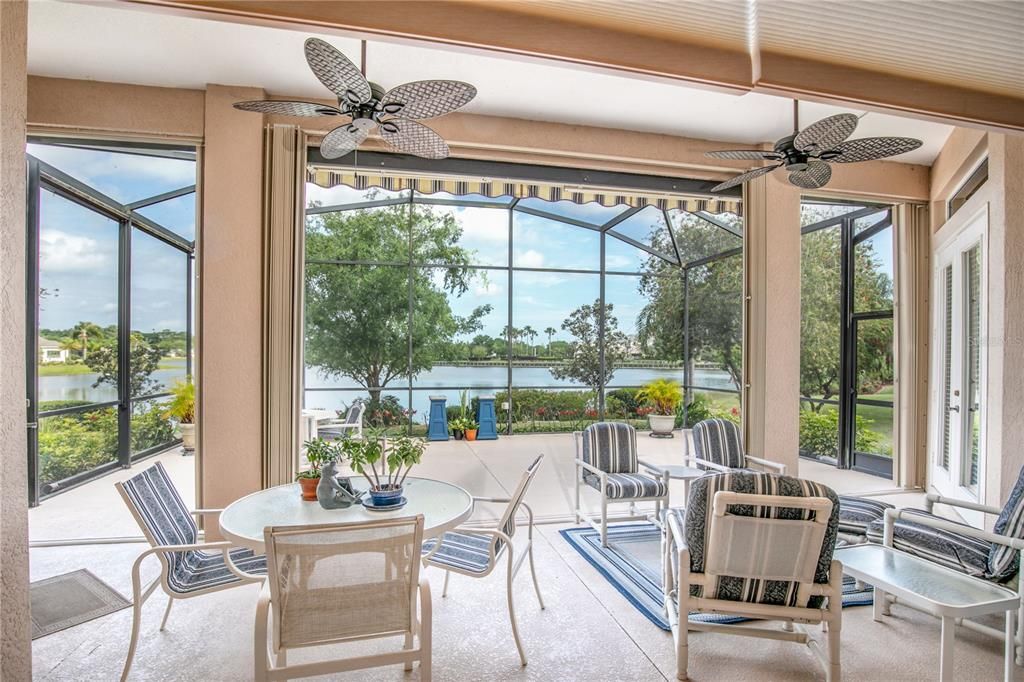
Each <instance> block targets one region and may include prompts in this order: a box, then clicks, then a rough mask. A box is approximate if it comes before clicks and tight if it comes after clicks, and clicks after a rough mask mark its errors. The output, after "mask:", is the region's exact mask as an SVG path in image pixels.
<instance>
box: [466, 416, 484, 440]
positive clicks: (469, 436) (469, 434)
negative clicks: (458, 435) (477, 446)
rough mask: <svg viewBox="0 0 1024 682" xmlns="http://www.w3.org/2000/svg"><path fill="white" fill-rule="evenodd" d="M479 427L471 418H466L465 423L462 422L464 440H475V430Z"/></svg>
mask: <svg viewBox="0 0 1024 682" xmlns="http://www.w3.org/2000/svg"><path fill="white" fill-rule="evenodd" d="M479 428H480V425H479V424H477V423H476V422H475V421H473V420H472V419H467V420H466V423H465V424H463V431H464V432H465V434H466V440H476V432H477V430H478V429H479Z"/></svg>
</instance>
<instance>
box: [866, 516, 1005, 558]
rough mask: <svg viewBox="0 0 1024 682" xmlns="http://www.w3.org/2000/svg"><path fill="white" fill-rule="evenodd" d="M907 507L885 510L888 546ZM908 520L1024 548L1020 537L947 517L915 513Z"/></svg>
mask: <svg viewBox="0 0 1024 682" xmlns="http://www.w3.org/2000/svg"><path fill="white" fill-rule="evenodd" d="M905 511H906V510H905V509H886V510H885V535H884V543H885V545H886V546H887V547H892V538H893V527H894V526H895V524H896V521H897V520H899V519H901V518H903V516H904V512H905ZM907 520H909V521H913V522H914V523H919V524H921V525H922V526H928V527H929V528H937V529H939V530H945V531H949V532H951V533H959V534H960V535H966V536H967V537H969V538H975V539H976V540H983V541H985V542H991V543H993V544H996V545H1003V546H1004V547H1010V548H1012V549H1017V550H1024V540H1020V539H1018V538H1010V537H1007V536H1005V535H999V534H997V533H993V532H991V531H987V530H980V529H978V528H974V527H973V526H966V525H964V524H962V523H956V522H955V521H947V520H946V519H938V518H932V517H928V516H919V515H917V514H914V515H913V516H912V517H910V518H908V519H907Z"/></svg>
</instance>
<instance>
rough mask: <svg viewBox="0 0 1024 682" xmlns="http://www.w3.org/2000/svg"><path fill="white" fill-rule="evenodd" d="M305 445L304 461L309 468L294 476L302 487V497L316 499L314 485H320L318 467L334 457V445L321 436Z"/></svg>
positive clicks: (309, 499)
mask: <svg viewBox="0 0 1024 682" xmlns="http://www.w3.org/2000/svg"><path fill="white" fill-rule="evenodd" d="M304 445H305V446H306V461H308V462H309V469H307V470H306V471H301V472H299V474H298V475H297V476H296V477H295V480H296V481H298V482H299V485H300V486H301V487H302V499H304V500H306V501H310V502H312V501H316V487H317V486H318V485H320V467H322V466H323V465H324V464H325V463H326V462H330V461H333V460H334V459H335V455H336V452H335V449H334V446H333V445H332V444H330V443H328V442H327V441H325V440H324V439H323V438H315V439H313V440H308V441H306V442H305V443H304Z"/></svg>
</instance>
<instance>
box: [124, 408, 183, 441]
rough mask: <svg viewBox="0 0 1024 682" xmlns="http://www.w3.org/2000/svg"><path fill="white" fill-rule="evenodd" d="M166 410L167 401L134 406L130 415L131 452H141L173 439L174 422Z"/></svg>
mask: <svg viewBox="0 0 1024 682" xmlns="http://www.w3.org/2000/svg"><path fill="white" fill-rule="evenodd" d="M166 410H167V403H163V404H152V405H149V406H148V407H147V408H145V409H139V408H136V411H135V414H133V415H132V452H142V451H143V450H149V449H150V448H155V447H156V446H158V445H163V444H164V443H169V442H171V441H172V440H174V424H173V423H172V422H171V420H170V419H169V418H168V416H167V412H166Z"/></svg>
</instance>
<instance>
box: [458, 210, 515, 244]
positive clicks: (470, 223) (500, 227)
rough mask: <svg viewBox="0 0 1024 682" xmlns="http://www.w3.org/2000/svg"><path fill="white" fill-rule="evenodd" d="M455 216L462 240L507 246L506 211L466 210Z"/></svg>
mask: <svg viewBox="0 0 1024 682" xmlns="http://www.w3.org/2000/svg"><path fill="white" fill-rule="evenodd" d="M455 215H456V218H457V219H458V221H459V227H461V228H462V238H463V239H464V240H468V241H474V242H488V243H491V244H508V211H506V210H494V209H486V208H481V209H469V208H467V209H462V210H459V211H456V214H455Z"/></svg>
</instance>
